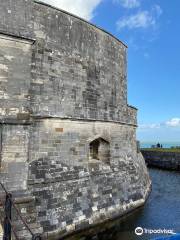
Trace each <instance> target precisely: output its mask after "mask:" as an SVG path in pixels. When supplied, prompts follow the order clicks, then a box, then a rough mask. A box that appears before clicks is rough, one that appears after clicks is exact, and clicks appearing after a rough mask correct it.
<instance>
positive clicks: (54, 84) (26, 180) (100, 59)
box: [0, 0, 150, 239]
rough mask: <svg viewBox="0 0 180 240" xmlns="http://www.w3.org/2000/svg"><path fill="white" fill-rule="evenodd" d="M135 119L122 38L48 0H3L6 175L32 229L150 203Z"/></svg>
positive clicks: (1, 91)
mask: <svg viewBox="0 0 180 240" xmlns="http://www.w3.org/2000/svg"><path fill="white" fill-rule="evenodd" d="M136 127H137V123H136V109H135V108H134V107H131V106H129V105H128V104H127V72H126V46H125V45H124V44H123V43H122V42H121V41H119V40H118V39H116V38H115V37H113V36H112V35H111V34H109V33H107V32H105V31H103V30H101V29H99V28H97V27H96V26H94V25H92V24H90V23H88V22H86V21H85V20H83V19H80V18H78V17H76V16H74V15H71V14H69V13H67V12H65V11H62V10H59V9H55V8H53V7H52V6H48V5H46V4H44V3H41V2H37V1H31V0H29V1H28V0H13V1H12V0H1V4H0V152H1V154H0V164H1V169H0V171H1V172H0V181H1V182H3V183H4V185H5V186H6V188H7V190H8V191H10V192H11V193H12V195H13V198H14V201H15V202H16V204H17V206H18V208H19V209H20V211H21V214H22V215H23V217H24V218H25V219H26V221H27V222H28V225H29V226H30V228H31V229H32V231H33V232H34V233H36V232H37V233H42V236H44V238H45V239H47V238H48V239H56V238H57V239H59V238H60V237H61V236H65V235H67V234H70V233H73V232H74V231H77V230H82V229H85V228H87V227H90V226H93V225H95V224H98V223H102V222H103V221H106V220H110V219H113V218H115V217H118V216H121V215H123V214H125V213H127V212H129V211H131V210H133V209H135V208H137V207H139V206H141V205H143V204H144V202H145V200H146V198H147V196H148V192H149V190H150V179H149V175H148V172H147V169H146V165H145V162H144V159H143V157H142V155H141V153H140V152H139V151H138V149H137V144H136ZM1 196H2V195H1ZM13 223H14V225H15V229H16V230H17V231H18V235H19V237H20V239H31V236H30V235H29V233H28V232H26V231H25V229H24V228H23V227H22V223H21V221H20V219H19V218H18V217H17V216H16V214H15V213H13Z"/></svg>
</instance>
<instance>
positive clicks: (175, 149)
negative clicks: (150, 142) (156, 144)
mask: <svg viewBox="0 0 180 240" xmlns="http://www.w3.org/2000/svg"><path fill="white" fill-rule="evenodd" d="M141 150H142V151H153V152H178V153H180V148H141Z"/></svg>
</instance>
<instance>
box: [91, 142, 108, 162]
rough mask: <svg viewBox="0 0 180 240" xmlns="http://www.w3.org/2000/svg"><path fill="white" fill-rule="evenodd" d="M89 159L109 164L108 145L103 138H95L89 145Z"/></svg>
mask: <svg viewBox="0 0 180 240" xmlns="http://www.w3.org/2000/svg"><path fill="white" fill-rule="evenodd" d="M90 158H91V159H95V160H100V161H102V162H105V163H107V164H109V163H110V144H109V142H108V141H106V140H104V139H103V138H97V139H95V140H93V141H92V142H91V143H90Z"/></svg>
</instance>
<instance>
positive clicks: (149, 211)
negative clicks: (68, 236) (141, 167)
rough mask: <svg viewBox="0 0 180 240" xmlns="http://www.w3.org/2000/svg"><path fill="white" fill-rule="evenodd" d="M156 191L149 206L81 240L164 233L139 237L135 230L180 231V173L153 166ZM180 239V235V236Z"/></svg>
mask: <svg viewBox="0 0 180 240" xmlns="http://www.w3.org/2000/svg"><path fill="white" fill-rule="evenodd" d="M149 172H150V175H151V179H152V182H153V188H152V192H151V194H150V197H149V199H148V201H147V202H146V204H145V206H144V207H143V208H141V209H139V210H137V211H136V212H134V213H133V214H131V215H129V216H128V217H125V218H124V219H123V220H121V221H119V220H116V221H114V222H112V223H109V224H107V225H106V230H104V229H103V228H104V227H105V226H104V225H103V228H101V232H100V233H98V234H93V233H91V236H89V237H87V236H85V234H84V236H82V235H81V237H80V236H78V237H77V238H76V239H78V240H139V239H142V240H150V239H155V238H157V237H159V236H163V235H154V234H153V235H150V234H143V235H142V236H136V235H135V233H134V229H135V228H136V227H142V228H146V229H159V228H161V229H164V228H165V229H173V230H174V232H176V233H180V172H179V173H178V172H170V171H164V170H158V169H149ZM178 239H180V238H178Z"/></svg>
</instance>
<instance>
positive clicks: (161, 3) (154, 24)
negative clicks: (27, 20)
mask: <svg viewBox="0 0 180 240" xmlns="http://www.w3.org/2000/svg"><path fill="white" fill-rule="evenodd" d="M43 1H44V2H46V3H49V4H52V5H54V6H56V7H59V8H62V9H64V10H67V11H69V12H72V13H74V14H76V15H78V16H80V17H82V18H85V19H86V20H88V21H91V22H92V23H94V24H96V25H98V26H100V27H102V28H104V29H106V30H107V31H109V32H111V33H112V34H114V35H115V36H116V37H118V38H119V39H121V40H123V41H124V42H125V43H126V44H127V45H128V99H129V104H131V105H135V106H136V107H137V108H138V109H139V111H138V124H139V128H138V138H139V139H140V140H141V141H155V142H157V141H179V143H180V47H179V43H180V32H179V23H180V14H179V9H180V1H179V0H173V1H170V0H43Z"/></svg>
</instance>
